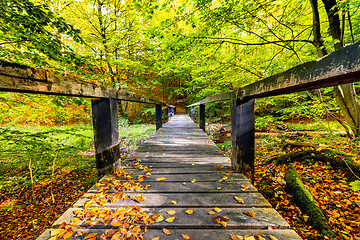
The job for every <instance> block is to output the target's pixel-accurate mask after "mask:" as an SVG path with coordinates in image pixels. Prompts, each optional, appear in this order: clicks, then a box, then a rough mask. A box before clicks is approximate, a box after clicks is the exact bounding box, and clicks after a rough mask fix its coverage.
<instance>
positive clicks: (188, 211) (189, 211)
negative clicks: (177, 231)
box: [185, 209, 194, 215]
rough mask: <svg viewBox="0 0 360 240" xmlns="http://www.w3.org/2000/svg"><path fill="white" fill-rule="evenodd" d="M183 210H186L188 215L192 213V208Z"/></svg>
mask: <svg viewBox="0 0 360 240" xmlns="http://www.w3.org/2000/svg"><path fill="white" fill-rule="evenodd" d="M185 212H186V214H189V215H190V214H193V213H194V211H193V210H191V209H189V210H186V211H185Z"/></svg>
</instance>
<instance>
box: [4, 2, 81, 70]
mask: <svg viewBox="0 0 360 240" xmlns="http://www.w3.org/2000/svg"><path fill="white" fill-rule="evenodd" d="M79 33H80V32H79V30H76V29H75V28H74V27H73V26H72V25H70V24H68V23H66V21H65V19H63V18H62V17H59V16H56V15H55V14H54V12H53V11H51V10H50V9H49V7H48V6H47V5H45V4H34V3H33V2H32V1H30V0H3V1H1V3H0V41H1V53H0V58H1V59H5V60H8V61H12V62H14V61H15V62H25V63H29V62H28V61H30V63H31V64H34V65H43V66H47V67H51V68H52V67H54V66H52V65H50V64H49V62H48V60H54V61H55V62H60V63H61V64H65V65H68V66H73V64H78V63H80V60H79V59H80V58H78V57H77V55H76V54H75V53H74V51H73V49H71V48H70V46H69V45H66V44H64V41H63V40H62V38H66V40H67V41H69V40H73V41H75V42H79V43H83V42H82V39H81V37H80V35H79ZM52 63H54V62H52Z"/></svg>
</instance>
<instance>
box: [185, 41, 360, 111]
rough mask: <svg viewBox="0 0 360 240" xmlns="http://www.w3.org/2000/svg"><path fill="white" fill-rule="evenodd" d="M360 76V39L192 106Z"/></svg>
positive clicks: (326, 84)
mask: <svg viewBox="0 0 360 240" xmlns="http://www.w3.org/2000/svg"><path fill="white" fill-rule="evenodd" d="M359 76H360V42H356V43H354V44H351V45H348V46H346V47H343V48H341V49H338V50H336V51H334V52H332V53H330V54H329V55H327V56H325V57H323V58H320V59H317V60H314V61H310V62H306V63H303V64H301V65H298V66H296V67H293V68H290V69H289V70H287V71H284V72H282V73H279V74H275V75H273V76H270V77H267V78H265V79H263V80H261V81H257V82H254V83H252V84H250V85H246V86H244V87H242V88H239V89H237V90H235V91H229V92H225V93H221V94H217V95H214V96H211V97H208V98H205V99H203V100H201V101H199V102H197V103H193V104H191V105H189V106H190V107H193V106H197V105H200V104H204V103H209V102H215V101H225V100H231V99H232V98H235V97H237V98H240V99H244V101H247V100H248V99H251V98H264V97H269V96H276V95H281V94H289V93H294V92H301V91H306V90H311V89H318V88H325V87H331V86H336V85H340V84H346V83H353V82H358V81H359V79H360V78H359Z"/></svg>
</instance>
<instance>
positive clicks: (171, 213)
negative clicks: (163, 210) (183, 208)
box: [167, 210, 176, 215]
mask: <svg viewBox="0 0 360 240" xmlns="http://www.w3.org/2000/svg"><path fill="white" fill-rule="evenodd" d="M167 213H168V214H169V215H175V213H176V211H175V210H170V211H167Z"/></svg>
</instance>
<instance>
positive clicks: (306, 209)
mask: <svg viewBox="0 0 360 240" xmlns="http://www.w3.org/2000/svg"><path fill="white" fill-rule="evenodd" d="M285 181H286V185H285V190H286V192H287V193H289V194H291V195H292V200H293V201H294V202H295V203H296V205H297V206H298V207H299V208H300V210H301V211H302V212H303V213H305V214H306V215H308V216H309V222H310V224H312V226H313V227H314V228H316V229H318V230H320V232H321V234H323V235H324V236H327V237H328V239H334V238H335V237H336V236H338V235H337V233H335V232H334V231H333V230H332V229H331V226H330V224H329V222H328V218H327V217H326V216H325V214H324V213H323V211H322V210H321V208H319V207H318V206H317V205H316V202H315V199H314V197H313V196H312V195H311V193H310V191H309V190H307V189H306V188H305V186H304V184H303V182H302V181H301V179H300V177H299V174H298V173H297V171H296V169H295V167H294V165H293V164H292V163H291V164H290V165H289V166H288V167H287V168H286V170H285Z"/></svg>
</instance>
